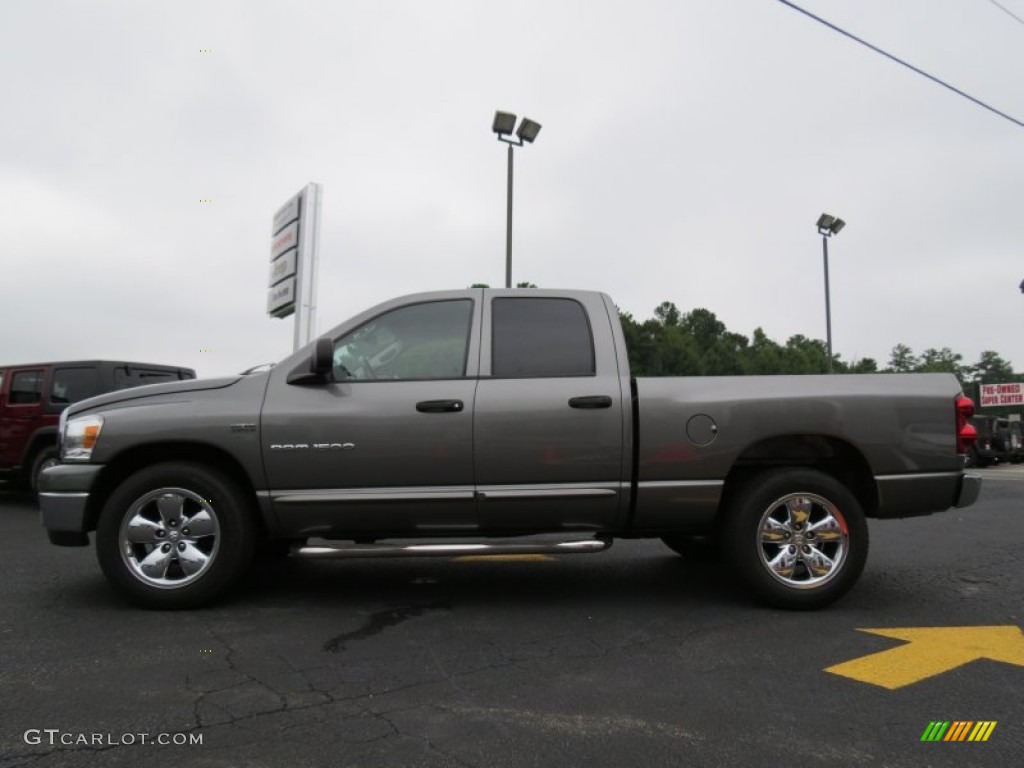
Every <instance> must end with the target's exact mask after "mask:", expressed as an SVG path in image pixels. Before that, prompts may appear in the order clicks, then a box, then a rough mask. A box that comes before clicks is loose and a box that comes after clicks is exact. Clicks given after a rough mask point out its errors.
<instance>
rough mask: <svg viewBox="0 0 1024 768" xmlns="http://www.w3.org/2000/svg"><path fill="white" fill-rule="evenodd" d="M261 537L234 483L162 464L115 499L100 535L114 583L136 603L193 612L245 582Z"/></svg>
mask: <svg viewBox="0 0 1024 768" xmlns="http://www.w3.org/2000/svg"><path fill="white" fill-rule="evenodd" d="M255 533H256V532H255V526H254V524H253V519H252V516H251V514H250V510H249V509H247V505H246V503H245V496H244V495H243V493H242V492H241V491H240V490H239V488H238V487H237V485H236V484H235V483H234V482H233V481H232V480H231V479H230V478H228V477H227V476H225V475H224V474H222V473H220V472H218V471H216V470H214V469H211V468H208V467H205V466H203V465H200V464H192V463H185V462H180V463H179V462H174V463H166V464H157V465H154V466H151V467H147V468H145V469H142V470H140V471H139V472H136V473H135V474H134V475H131V476H130V477H129V478H127V479H126V480H125V481H124V482H123V483H121V485H120V486H118V488H117V489H116V490H115V491H114V493H113V494H111V496H110V498H109V499H108V500H107V503H106V504H105V505H104V507H103V511H102V512H101V514H100V518H99V522H98V524H97V527H96V554H97V557H98V559H99V563H100V567H101V568H102V569H103V573H104V575H105V576H106V577H107V579H108V580H109V581H110V582H111V583H112V584H113V585H114V586H115V587H117V589H118V590H120V591H121V592H122V593H123V594H125V595H126V596H127V597H128V598H130V599H131V600H133V601H135V602H136V603H139V604H141V605H144V606H147V607H152V608H192V607H195V606H199V605H203V604H205V603H208V602H211V601H212V600H214V599H216V598H218V597H220V596H221V595H223V594H224V593H225V592H226V591H227V590H228V589H229V588H230V587H231V586H233V585H234V584H235V583H236V582H237V581H238V579H239V578H241V576H242V575H243V574H244V573H245V571H246V569H247V568H248V566H249V564H250V562H251V560H252V556H253V550H254V548H255V543H256V537H255Z"/></svg>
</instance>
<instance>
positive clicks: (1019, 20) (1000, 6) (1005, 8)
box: [988, 0, 1024, 24]
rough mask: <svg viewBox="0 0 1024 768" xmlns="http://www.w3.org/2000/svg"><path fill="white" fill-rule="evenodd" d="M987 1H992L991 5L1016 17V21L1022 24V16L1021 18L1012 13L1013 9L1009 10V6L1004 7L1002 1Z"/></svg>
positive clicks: (1023, 20) (1023, 21) (1023, 22)
mask: <svg viewBox="0 0 1024 768" xmlns="http://www.w3.org/2000/svg"><path fill="white" fill-rule="evenodd" d="M988 1H989V2H990V3H992V5H994V6H995V7H996V8H998V9H999V10H1000V11H1002V12H1003V13H1005V14H1007V15H1008V16H1012V17H1013V18H1014V19H1016V20H1017V21H1018V22H1019V23H1021V24H1024V19H1022V18H1021V17H1020V16H1018V15H1017V14H1016V13H1014V12H1013V11H1011V10H1010V9H1009V8H1007V7H1006V6H1005V5H1003V4H1002V3H997V2H996V0H988Z"/></svg>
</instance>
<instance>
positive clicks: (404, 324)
mask: <svg viewBox="0 0 1024 768" xmlns="http://www.w3.org/2000/svg"><path fill="white" fill-rule="evenodd" d="M472 316H473V302H472V301H471V300H470V299H456V300H452V301H432V302H427V303H425V304H413V305H411V306H407V307H400V308H398V309H393V310H391V311H390V312H385V313H384V314H383V315H380V316H378V317H375V318H374V319H373V320H371V321H370V322H368V323H365V324H364V325H362V326H360V327H359V328H357V329H356V330H354V331H352V332H351V333H348V334H346V335H345V336H342V337H341V338H340V339H338V340H337V341H336V342H334V378H335V380H336V381H342V380H348V381H396V380H397V381H408V380H411V379H459V378H462V377H463V376H465V375H466V353H467V351H468V349H469V331H470V323H471V321H472Z"/></svg>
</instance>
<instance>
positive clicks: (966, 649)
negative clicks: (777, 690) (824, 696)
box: [825, 626, 1024, 690]
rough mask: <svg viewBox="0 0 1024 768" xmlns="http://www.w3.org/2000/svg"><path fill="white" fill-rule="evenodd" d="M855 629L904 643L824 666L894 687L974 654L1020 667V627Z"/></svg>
mask: <svg viewBox="0 0 1024 768" xmlns="http://www.w3.org/2000/svg"><path fill="white" fill-rule="evenodd" d="M859 631H860V632H870V633H871V634H873V635H881V636H882V637H892V638H895V639H896V640H906V641H907V643H906V644H905V645H901V646H898V647H896V648H890V649H889V650H887V651H880V652H879V653H872V654H871V655H869V656H861V657H860V658H859V659H853V660H852V661H846V662H843V663H842V664H836V665H835V666H832V667H828V668H826V669H825V671H826V672H831V673H832V674H833V675H842V676H843V677H849V678H852V679H854V680H859V681H860V682H862V683H871V685H879V686H881V687H882V688H888V689H889V690H895V689H897V688H902V687H903V686H905V685H911V684H912V683H917V682H920V681H921V680H924V679H926V678H929V677H933V676H934V675H940V674H942V673H943V672H948V671H949V670H951V669H956V668H957V667H960V666H963V665H964V664H968V663H970V662H972V661H975V660H977V659H991V660H992V661H1002V662H1004V663H1006V664H1016V665H1017V666H1019V667H1024V632H1022V631H1021V628H1020V627H1015V626H1005V627H912V628H907V629H861V630H859Z"/></svg>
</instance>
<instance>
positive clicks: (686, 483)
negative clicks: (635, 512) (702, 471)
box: [638, 480, 725, 488]
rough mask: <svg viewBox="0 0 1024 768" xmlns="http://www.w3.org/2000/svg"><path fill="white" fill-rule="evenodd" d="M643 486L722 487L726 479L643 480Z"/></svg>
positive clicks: (641, 483)
mask: <svg viewBox="0 0 1024 768" xmlns="http://www.w3.org/2000/svg"><path fill="white" fill-rule="evenodd" d="M638 485H639V486H640V487H641V488H721V487H722V486H723V485H725V480H641V481H640V482H639V484H638Z"/></svg>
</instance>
